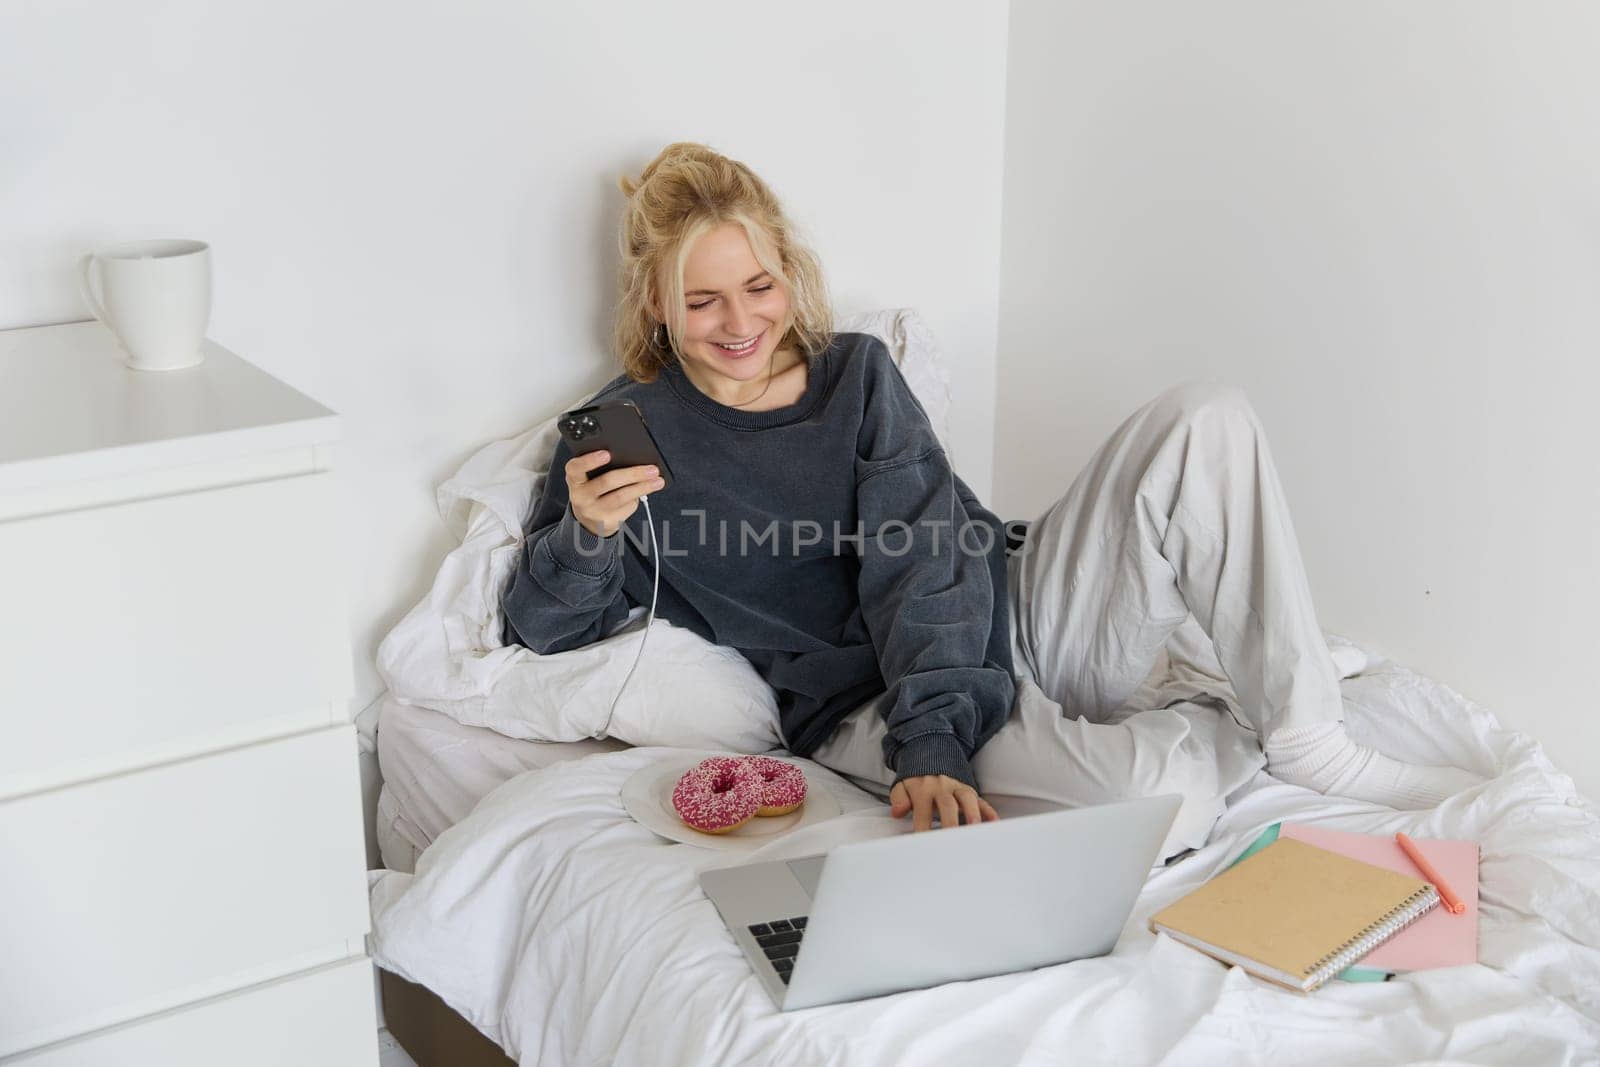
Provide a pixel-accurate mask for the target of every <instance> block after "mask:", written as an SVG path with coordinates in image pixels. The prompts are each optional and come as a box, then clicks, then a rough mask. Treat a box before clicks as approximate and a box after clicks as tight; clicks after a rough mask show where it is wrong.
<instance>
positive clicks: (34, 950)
mask: <svg viewBox="0 0 1600 1067" xmlns="http://www.w3.org/2000/svg"><path fill="white" fill-rule="evenodd" d="M356 747H357V746H356V740H355V728H354V727H353V726H351V725H348V724H346V725H341V726H335V727H330V728H326V729H321V730H317V731H314V732H311V733H306V734H300V735H297V736H293V737H287V738H282V739H279V740H276V741H270V742H265V743H262V744H259V745H252V746H249V747H247V748H239V749H233V750H230V751H227V752H222V753H217V754H214V755H209V756H203V757H198V758H195V759H190V760H184V761H182V762H179V763H174V764H169V765H164V766H161V767H155V768H149V769H146V770H142V771H136V772H133V773H129V774H125V775H119V776H117V777H113V778H106V779H102V780H99V781H95V782H91V783H85V784H82V785H76V786H72V787H69V788H64V789H56V790H49V791H46V792H42V793H35V794H31V795H29V796H25V797H21V798H18V799H13V800H10V801H6V802H3V803H0V872H3V874H0V914H3V915H4V917H5V921H4V922H0V961H4V963H3V965H0V1055H5V1054H7V1053H9V1052H15V1051H19V1050H22V1049H28V1048H33V1047H35V1046H37V1045H40V1044H43V1043H45V1042H49V1041H57V1040H61V1039H63V1038H66V1037H70V1036H73V1035H75V1034H80V1033H84V1032H86V1031H89V1030H93V1029H99V1028H101V1027H103V1026H107V1025H111V1024H113V1023H117V1022H121V1021H124V1020H127V1019H131V1018H136V1017H138V1016H142V1015H147V1014H150V1013H151V1012H155V1011H160V1010H163V1009H165V1008H169V1007H173V1006H176V1005H179V1004H184V1003H187V1002H189V1001H191V1000H195V999H197V998H199V997H204V996H211V995H214V994H217V993H221V992H227V991H230V990H233V989H238V988H241V987H243V986H245V985H249V984H253V983H256V982H261V981H265V980H267V979H269V978H273V977H277V976H279V975H284V974H290V973H293V972H295V971H300V970H304V969H306V968H308V967H312V966H315V965H317V964H320V963H324V962H327V961H329V960H333V959H340V958H344V957H347V956H351V955H358V954H361V953H362V952H363V951H364V945H363V942H362V937H363V935H364V934H365V933H366V932H367V930H368V928H369V923H368V910H367V894H366V875H365V872H364V871H363V869H362V854H363V853H362V827H361V801H360V796H359V784H358V781H357V770H356ZM369 981H370V977H369ZM245 1036H246V1037H247V1040H248V1039H250V1038H249V1036H248V1035H245Z"/></svg>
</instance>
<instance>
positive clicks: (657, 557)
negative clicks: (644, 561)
mask: <svg viewBox="0 0 1600 1067" xmlns="http://www.w3.org/2000/svg"><path fill="white" fill-rule="evenodd" d="M639 503H641V504H643V505H644V524H645V526H646V527H648V528H649V530H650V558H651V559H652V560H653V561H654V562H655V565H656V577H655V583H654V584H653V585H652V586H651V587H650V613H649V615H648V616H646V618H645V621H644V633H643V634H641V635H640V636H639V650H638V651H637V652H635V653H634V655H633V666H631V667H629V668H628V674H627V676H626V677H624V678H623V679H622V685H621V686H619V687H618V689H617V695H616V696H614V697H612V698H611V710H610V711H607V712H606V724H605V725H604V726H602V727H601V728H600V732H599V733H597V734H595V735H594V736H595V737H596V738H597V739H599V740H604V739H605V738H607V737H609V736H611V734H610V730H611V717H612V716H613V715H615V714H616V713H617V701H619V700H621V699H622V694H623V692H624V691H625V690H626V689H627V688H628V681H629V679H631V678H632V677H633V671H634V668H635V667H638V666H639V659H640V657H642V656H643V655H644V643H645V642H646V641H648V640H649V639H650V624H651V623H653V622H654V621H655V618H656V593H657V592H659V591H660V589H661V552H660V551H659V550H658V549H657V547H656V524H655V520H654V519H653V518H652V517H651V515H650V497H649V495H648V494H646V495H645V496H641V497H640V498H639Z"/></svg>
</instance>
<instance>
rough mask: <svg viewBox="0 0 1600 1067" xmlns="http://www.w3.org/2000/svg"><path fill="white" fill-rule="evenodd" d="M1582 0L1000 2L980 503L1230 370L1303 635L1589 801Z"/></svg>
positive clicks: (1056, 488)
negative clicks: (1329, 639) (996, 356)
mask: <svg viewBox="0 0 1600 1067" xmlns="http://www.w3.org/2000/svg"><path fill="white" fill-rule="evenodd" d="M1597 56H1600V8H1597V7H1596V6H1594V5H1592V4H1587V3H1582V2H1576V0H1573V2H1548V0H1541V2H1535V3H1518V4H1508V3H1499V2H1486V0H1472V2H1469V0H1408V2H1407V3H1392V2H1374V0H1341V2H1339V3H1331V2H1329V3H1319V4H1281V3H1274V2H1271V0H1217V2H1212V3H1207V4H1188V3H1182V2H1178V0H1163V2H1127V3H1118V4H1107V3H1086V2H1070V3H1061V2H1055V0H1015V3H1013V5H1012V12H1011V26H1010V53H1009V69H1008V100H1009V104H1008V111H1007V131H1006V154H1007V158H1006V171H1005V196H1004V244H1003V256H1002V272H1001V282H1002V284H1001V292H1002V300H1001V305H1000V319H1001V326H1000V350H1001V353H1002V358H1001V363H1000V386H999V392H1000V402H999V405H998V408H997V436H996V448H995V454H996V502H997V504H998V505H999V507H1000V510H1002V511H1003V512H1005V513H1007V514H1012V513H1015V514H1030V515H1031V514H1035V513H1037V511H1038V510H1039V509H1041V508H1042V507H1044V506H1045V505H1046V504H1048V503H1049V502H1050V501H1051V500H1052V499H1054V498H1055V496H1057V495H1059V494H1060V493H1061V492H1062V491H1063V490H1064V489H1065V487H1066V485H1067V484H1068V482H1069V481H1070V479H1071V476H1072V474H1073V473H1074V472H1075V471H1076V470H1077V469H1078V468H1079V467H1080V466H1081V464H1082V463H1083V461H1084V460H1085V459H1086V458H1087V457H1088V455H1089V454H1090V453H1091V452H1092V451H1093V449H1094V447H1095V446H1096V445H1097V444H1098V443H1099V441H1100V440H1101V439H1102V438H1103V437H1104V436H1105V435H1106V434H1107V433H1109V432H1110V431H1111V429H1113V428H1114V427H1115V425H1116V424H1117V423H1118V422H1119V421H1120V420H1121V419H1122V418H1123V417H1124V416H1125V415H1126V414H1127V413H1129V412H1130V411H1132V410H1133V409H1134V408H1135V407H1137V406H1138V405H1139V404H1140V403H1142V402H1143V401H1144V400H1146V399H1147V398H1148V397H1150V396H1151V395H1153V394H1154V393H1155V392H1157V391H1158V390H1159V389H1160V388H1162V387H1163V386H1165V385H1167V384H1169V383H1172V382H1175V381H1178V380H1181V379H1184V378H1209V379H1214V380H1220V381H1226V382H1231V383H1234V384H1237V385H1240V386H1242V387H1243V388H1244V389H1245V390H1246V392H1247V393H1248V394H1249V396H1250V398H1251V399H1252V401H1253V402H1254V405H1255V407H1256V409H1257V411H1258V412H1259V413H1260V415H1261V417H1262V420H1263V422H1264V424H1265V426H1266V428H1267V432H1268V437H1269V440H1270V442H1271V444H1272V448H1273V451H1274V455H1275V457H1276V460H1277V464H1278V468H1279V473H1280V474H1281V476H1282V478H1283V480H1284V483H1285V485H1286V487H1287V492H1288V495H1289V500H1290V504H1291V508H1292V512H1293V515H1294V522H1295V526H1296V529H1297V532H1298V534H1299V537H1300V541H1301V545H1302V547H1303V550H1304V555H1305V558H1306V565H1307V568H1308V570H1309V573H1310V577H1311V585H1312V590H1313V592H1314V594H1315V595H1316V598H1317V604H1318V608H1319V614H1320V615H1321V617H1322V621H1323V623H1324V625H1325V626H1327V627H1328V628H1330V629H1332V630H1335V631H1337V632H1340V633H1343V634H1346V635H1348V636H1350V637H1352V638H1354V639H1357V640H1360V641H1362V642H1365V643H1369V644H1372V645H1375V646H1377V647H1378V648H1380V649H1382V650H1383V651H1385V652H1387V653H1388V654H1389V655H1391V656H1393V657H1394V658H1396V659H1398V660H1399V661H1401V662H1403V663H1405V664H1407V665H1409V666H1411V667H1413V668H1415V669H1418V670H1420V671H1423V672H1424V673H1427V674H1430V675H1432V676H1434V677H1436V678H1438V679H1440V680H1442V681H1444V682H1446V683H1447V684H1449V685H1451V686H1453V687H1455V688H1456V689H1458V690H1460V691H1461V692H1463V693H1464V694H1466V695H1467V696H1469V697H1471V698H1473V699H1475V700H1477V701H1478V702H1480V703H1482V704H1484V705H1485V706H1487V707H1489V708H1491V709H1492V710H1493V711H1495V712H1496V713H1497V714H1498V715H1499V717H1500V719H1501V721H1502V722H1503V723H1505V724H1506V725H1507V726H1509V727H1513V728H1516V729H1521V730H1526V731H1529V732H1531V733H1533V734H1534V735H1535V736H1537V737H1538V738H1540V739H1541V740H1542V741H1543V742H1544V744H1545V747H1546V750H1547V752H1548V753H1549V755H1550V756H1551V758H1552V759H1553V760H1554V761H1555V762H1556V764H1557V765H1558V766H1559V767H1561V768H1562V769H1563V770H1565V771H1567V772H1568V773H1570V774H1572V775H1573V776H1574V778H1575V779H1576V780H1577V781H1578V784H1579V787H1580V788H1582V789H1583V790H1584V791H1585V792H1586V793H1587V794H1588V795H1590V796H1600V700H1597V698H1596V695H1595V691H1594V687H1593V686H1592V684H1591V683H1590V680H1589V678H1588V672H1589V671H1590V670H1591V669H1592V665H1593V661H1592V660H1591V658H1590V657H1591V656H1593V655H1594V653H1595V649H1596V648H1597V647H1600V614H1597V613H1596V611H1595V604H1596V601H1597V600H1600V563H1597V549H1596V546H1597V533H1596V531H1597V529H1600V476H1597V474H1596V470H1595V467H1596V463H1597V460H1600V431H1597V429H1596V427H1597V425H1600V420H1597V419H1596V417H1595V414H1594V409H1595V407H1596V404H1597V401H1600V370H1597V365H1600V63H1597V62H1596V57H1597Z"/></svg>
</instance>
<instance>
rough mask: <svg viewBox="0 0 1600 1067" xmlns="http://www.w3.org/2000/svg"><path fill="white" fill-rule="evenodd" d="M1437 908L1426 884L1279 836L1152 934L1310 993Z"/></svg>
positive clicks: (1163, 919) (1156, 922)
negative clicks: (1165, 935)
mask: <svg viewBox="0 0 1600 1067" xmlns="http://www.w3.org/2000/svg"><path fill="white" fill-rule="evenodd" d="M1438 906H1439V893H1438V890H1436V889H1434V888H1433V886H1431V885H1429V884H1428V883H1427V882H1424V881H1423V880H1422V879H1420V878H1412V877H1408V876H1406V875H1403V874H1396V873H1395V872H1394V871H1387V870H1384V869H1383V868H1381V867H1375V866H1373V865H1372V864H1370V863H1362V862H1361V861H1360V860H1353V859H1349V858H1348V857H1345V856H1341V855H1339V854H1338V853H1335V852H1329V851H1327V850H1326V849H1321V848H1317V847H1316V846H1314V845H1308V844H1306V843H1305V842H1304V841H1296V840H1294V839H1292V838H1285V837H1280V838H1279V839H1278V840H1276V841H1274V842H1273V843H1272V844H1270V845H1268V846H1267V847H1266V848H1263V849H1262V850H1261V851H1260V852H1257V853H1256V854H1255V855H1253V856H1251V857H1250V858H1249V859H1247V860H1245V861H1243V862H1242V863H1238V864H1235V865H1234V866H1232V867H1230V868H1228V869H1227V870H1225V871H1223V872H1222V873H1221V874H1219V875H1217V876H1216V877H1214V878H1212V879H1211V880H1210V881H1209V882H1207V883H1206V884H1205V885H1203V886H1200V887H1199V888H1198V889H1195V890H1194V891H1193V892H1191V893H1189V894H1188V895H1187V896H1185V897H1183V898H1181V899H1180V900H1178V901H1176V902H1175V903H1173V904H1171V905H1169V906H1167V907H1166V908H1163V909H1162V910H1161V911H1159V912H1157V913H1156V914H1154V915H1152V916H1151V917H1150V929H1151V931H1152V932H1156V933H1165V934H1167V935H1168V936H1169V937H1172V938H1174V939H1175V940H1177V941H1181V942H1183V943H1184V944H1186V945H1189V946H1191V947H1193V948H1196V949H1199V950H1200V951H1201V952H1204V953H1205V954H1206V955H1208V956H1212V957H1214V958H1216V959H1219V960H1221V961H1222V962H1223V963H1228V964H1232V965H1235V966H1238V967H1243V968H1244V969H1245V970H1246V971H1248V972H1249V973H1250V974H1253V975H1255V976H1256V977H1257V978H1263V979H1265V980H1267V981H1269V982H1276V983H1277V984H1279V985H1282V986H1285V987H1287V988H1289V989H1293V990H1295V991H1297V992H1301V993H1309V992H1311V991H1312V990H1314V989H1317V988H1318V987H1320V986H1321V985H1322V984H1323V983H1324V982H1326V981H1328V979H1330V978H1332V977H1333V976H1334V975H1336V974H1338V973H1339V972H1340V971H1342V970H1344V969H1345V968H1346V967H1348V966H1350V964H1352V963H1354V962H1355V961H1356V960H1359V959H1361V958H1362V957H1363V956H1365V955H1367V954H1368V953H1369V952H1371V951H1372V950H1373V949H1374V948H1376V947H1377V946H1379V945H1381V944H1383V943H1384V942H1385V941H1387V940H1389V939H1390V938H1391V937H1393V936H1394V935H1395V934H1397V933H1399V932H1400V931H1401V930H1403V929H1405V928H1406V927H1407V926H1408V925H1410V924H1411V923H1414V922H1416V921H1417V920H1418V919H1419V918H1421V917H1422V916H1423V915H1426V914H1427V913H1428V912H1429V911H1430V910H1432V909H1433V908H1436V907H1438Z"/></svg>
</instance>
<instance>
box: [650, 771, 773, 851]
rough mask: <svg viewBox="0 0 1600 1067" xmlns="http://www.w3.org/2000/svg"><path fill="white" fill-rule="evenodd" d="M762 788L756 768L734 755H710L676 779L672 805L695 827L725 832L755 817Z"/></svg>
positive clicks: (701, 829) (705, 831)
mask: <svg viewBox="0 0 1600 1067" xmlns="http://www.w3.org/2000/svg"><path fill="white" fill-rule="evenodd" d="M765 787H766V782H764V781H763V780H762V778H761V775H760V774H758V773H756V770H755V768H753V767H751V766H750V765H749V764H748V763H745V762H744V761H743V760H741V759H739V758H738V757H737V756H712V757H711V758H710V759H704V760H701V761H700V762H699V763H698V764H696V765H695V766H693V767H691V768H689V770H688V771H686V772H684V775H683V777H682V778H679V779H678V784H677V785H676V786H674V787H673V790H672V807H673V809H674V810H676V811H677V813H678V817H679V818H680V819H682V820H683V821H684V822H685V823H686V824H688V825H689V826H691V827H693V828H694V829H696V830H700V831H702V832H703V833H708V834H725V833H727V832H728V831H729V830H737V829H738V828H739V827H741V826H743V825H744V824H745V823H747V822H749V821H750V820H751V819H752V818H754V817H755V813H756V809H757V808H759V807H760V806H761V792H762V790H763V789H764V788H765Z"/></svg>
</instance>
